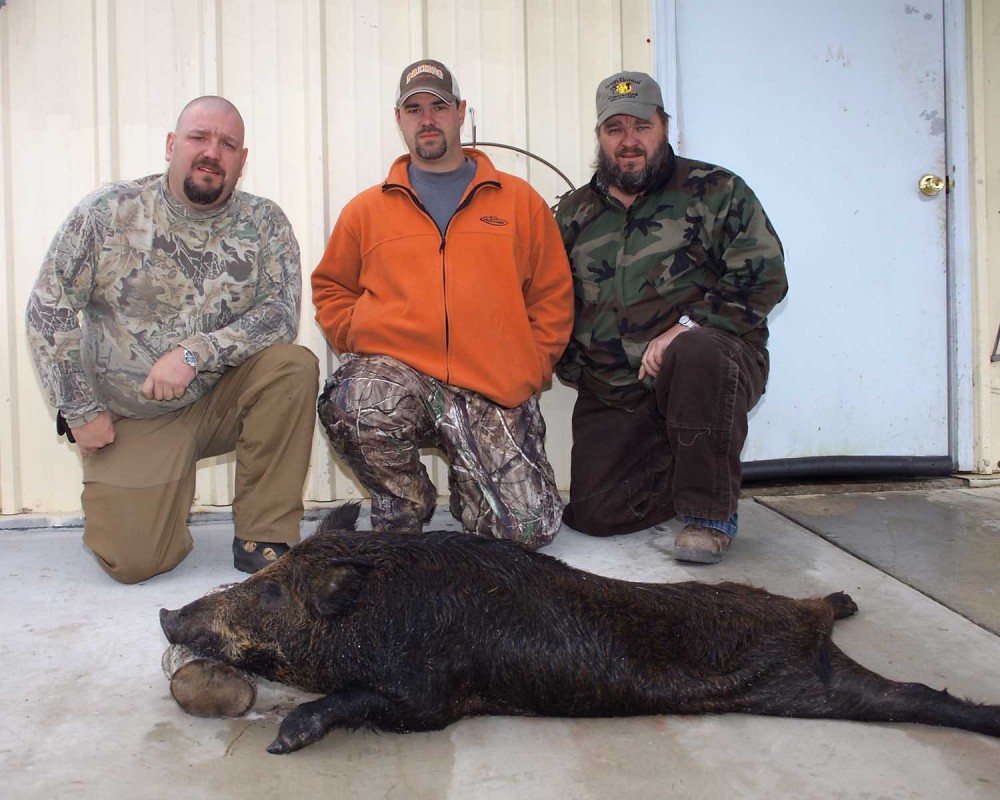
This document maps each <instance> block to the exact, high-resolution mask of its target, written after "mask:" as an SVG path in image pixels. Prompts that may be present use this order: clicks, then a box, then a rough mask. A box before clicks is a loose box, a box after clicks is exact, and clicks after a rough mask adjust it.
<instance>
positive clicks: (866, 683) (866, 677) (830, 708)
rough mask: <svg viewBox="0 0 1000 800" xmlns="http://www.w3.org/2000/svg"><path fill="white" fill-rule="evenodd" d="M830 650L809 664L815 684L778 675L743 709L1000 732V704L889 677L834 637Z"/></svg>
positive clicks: (756, 711) (992, 734)
mask: <svg viewBox="0 0 1000 800" xmlns="http://www.w3.org/2000/svg"><path fill="white" fill-rule="evenodd" d="M828 653H829V655H828V658H829V661H828V662H826V663H821V664H820V665H816V664H813V665H812V667H811V668H810V670H809V671H810V672H811V673H812V675H811V678H810V679H807V680H806V681H805V683H807V684H809V685H810V686H811V687H812V688H811V689H807V688H806V687H805V685H799V686H792V685H789V684H787V683H785V681H776V682H775V683H774V684H773V685H772V686H770V687H769V688H768V690H766V691H764V692H762V693H760V694H758V695H757V696H756V697H755V698H754V701H755V702H751V703H750V706H749V707H747V708H746V709H745V710H747V711H750V712H751V713H764V714H775V715H778V716H788V717H814V718H817V717H820V718H829V719H850V720H858V721H862V722H917V723H922V724H924V725H940V726H943V727H947V728H960V729H962V730H967V731H975V732H976V733H984V734H986V735H987V736H1000V705H980V704H978V703H971V702H969V701H967V700H963V699H961V698H959V697H955V696H954V695H952V694H949V693H948V692H947V691H937V690H935V689H932V688H930V687H929V686H925V685H924V684H922V683H901V682H897V681H892V680H889V679H888V678H884V677H882V676H881V675H878V674H877V673H874V672H872V671H871V670H868V669H865V668H864V667H862V666H861V665H860V664H858V663H857V662H856V661H854V660H853V659H851V658H850V657H849V656H847V655H846V654H845V653H844V652H843V651H842V650H840V649H839V648H838V647H837V646H836V645H834V644H833V643H832V642H830V643H829V650H828ZM817 676H818V677H820V679H821V680H820V685H817V682H816V680H815V679H816V677H817ZM786 677H790V676H787V675H786ZM794 682H795V683H798V681H797V680H794ZM800 690H802V691H800Z"/></svg>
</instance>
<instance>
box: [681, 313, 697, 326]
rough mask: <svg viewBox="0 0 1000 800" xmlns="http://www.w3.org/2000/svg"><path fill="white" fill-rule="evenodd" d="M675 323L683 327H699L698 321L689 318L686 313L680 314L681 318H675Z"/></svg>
mask: <svg viewBox="0 0 1000 800" xmlns="http://www.w3.org/2000/svg"><path fill="white" fill-rule="evenodd" d="M677 324H678V325H683V326H684V327H685V328H697V327H699V325H698V323H697V322H695V321H694V320H693V319H691V317H689V316H688V315H687V314H684V315H682V316H681V318H680V319H679V320H677Z"/></svg>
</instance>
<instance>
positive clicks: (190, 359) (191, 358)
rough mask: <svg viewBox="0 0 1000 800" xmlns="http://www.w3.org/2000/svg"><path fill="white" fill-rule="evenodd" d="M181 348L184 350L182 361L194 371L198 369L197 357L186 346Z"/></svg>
mask: <svg viewBox="0 0 1000 800" xmlns="http://www.w3.org/2000/svg"><path fill="white" fill-rule="evenodd" d="M181 350H183V351H184V363H185V364H187V365H188V366H189V367H191V369H193V370H194V371H195V372H197V371H198V357H197V356H196V355H195V354H194V353H192V352H191V351H190V350H188V349H187V348H186V347H182V348H181Z"/></svg>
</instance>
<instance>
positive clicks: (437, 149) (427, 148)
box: [413, 128, 448, 161]
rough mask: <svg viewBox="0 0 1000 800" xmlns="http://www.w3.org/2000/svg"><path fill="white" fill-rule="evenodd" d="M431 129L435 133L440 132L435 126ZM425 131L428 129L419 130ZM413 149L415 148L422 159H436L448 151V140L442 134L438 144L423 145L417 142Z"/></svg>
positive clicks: (442, 156)
mask: <svg viewBox="0 0 1000 800" xmlns="http://www.w3.org/2000/svg"><path fill="white" fill-rule="evenodd" d="M433 131H434V132H435V133H439V134H440V133H441V131H439V130H438V129H437V128H434V129H433ZM427 132H428V131H421V133H427ZM413 149H414V150H416V152H417V155H418V156H419V157H420V158H422V159H423V160H424V161H437V160H438V159H439V158H444V154H445V153H447V152H448V142H447V140H446V139H445V138H444V135H443V134H442V135H441V142H440V144H436V145H425V144H421V143H420V142H417V143H416V145H415V146H414V148H413Z"/></svg>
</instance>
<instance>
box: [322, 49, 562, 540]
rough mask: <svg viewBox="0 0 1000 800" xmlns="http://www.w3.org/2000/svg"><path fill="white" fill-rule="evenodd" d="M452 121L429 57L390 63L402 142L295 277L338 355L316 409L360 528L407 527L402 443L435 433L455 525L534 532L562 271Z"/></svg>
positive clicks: (540, 518)
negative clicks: (313, 261)
mask: <svg viewBox="0 0 1000 800" xmlns="http://www.w3.org/2000/svg"><path fill="white" fill-rule="evenodd" d="M464 120H465V101H464V100H462V99H461V95H460V94H459V89H458V83H457V82H456V81H455V78H454V76H453V75H452V73H451V71H450V70H449V69H448V68H447V67H446V66H444V64H441V63H440V62H438V61H431V60H422V61H418V62H416V63H414V64H411V65H410V66H408V67H407V68H406V69H405V70H403V73H402V75H401V77H400V81H399V90H398V92H397V96H396V122H397V124H398V125H399V129H400V131H401V133H402V134H403V139H404V140H405V142H406V145H407V148H408V150H409V154H408V155H405V156H402V157H401V158H399V159H397V160H396V161H395V163H394V164H393V165H392V167H391V169H390V171H389V176H388V178H387V179H386V181H385V182H384V183H383V184H381V185H379V186H373V187H372V188H370V189H368V190H366V191H364V192H362V193H361V194H360V195H358V196H357V197H355V198H354V199H353V200H352V201H351V202H350V203H348V204H347V206H345V208H344V210H343V212H342V213H341V215H340V219H339V220H338V221H337V224H336V226H335V227H334V230H333V233H332V235H331V236H330V241H329V243H328V244H327V248H326V252H325V253H324V254H323V258H322V260H321V261H320V263H319V265H318V266H317V267H316V270H315V271H314V272H313V276H312V287H313V303H314V304H315V306H316V320H317V321H318V322H319V324H320V327H322V329H323V332H324V333H325V335H326V338H327V340H328V341H329V343H330V346H331V347H332V348H333V349H334V350H335V351H336V352H337V353H338V355H339V356H340V367H339V369H338V370H337V371H336V373H334V375H333V376H331V377H330V379H329V380H328V381H327V383H326V386H325V387H324V389H323V392H322V394H321V395H320V398H319V416H320V420H321V421H322V423H323V425H324V427H325V429H326V432H327V434H328V435H329V437H330V441H331V443H332V444H333V447H334V449H335V450H336V451H337V453H338V454H339V455H340V456H341V458H343V459H344V461H345V462H346V463H347V464H348V465H349V466H350V467H351V469H352V470H353V471H354V473H355V475H356V476H357V478H358V480H359V481H361V483H362V484H363V485H364V487H365V489H367V490H368V492H369V493H370V494H371V497H372V513H371V518H372V527H373V528H375V529H376V530H420V529H421V527H422V526H423V524H424V523H425V522H426V521H427V520H428V519H429V518H430V516H431V514H433V512H434V505H435V502H436V499H437V491H436V490H435V488H434V486H433V484H432V483H431V481H430V480H429V478H428V477H427V472H426V470H425V469H424V467H423V465H422V464H421V462H420V452H419V450H420V448H421V447H437V448H440V449H441V450H443V451H444V454H445V456H446V457H447V458H448V462H449V474H448V482H449V486H450V494H451V503H450V507H451V512H452V514H453V515H454V516H455V518H456V519H458V520H460V521H461V522H462V523H463V526H464V527H465V529H466V530H467V531H469V532H472V533H477V534H480V535H483V536H494V537H497V538H504V539H513V540H516V541H519V542H522V543H523V544H526V545H527V546H529V547H540V546H542V545H544V544H547V543H548V542H550V541H551V540H552V538H553V537H554V536H555V534H556V533H557V532H558V530H559V526H560V514H561V511H562V501H561V499H560V497H559V493H558V491H557V489H556V485H555V479H554V476H553V473H552V467H551V466H550V465H549V462H548V459H547V458H546V455H545V447H544V438H545V423H544V420H543V419H542V415H541V412H540V410H539V406H538V393H539V392H540V391H541V390H542V388H543V387H544V386H545V384H546V383H548V382H549V381H550V380H551V377H552V370H553V367H554V365H555V363H556V362H557V361H558V360H559V357H560V355H561V354H562V352H563V349H564V348H565V346H566V343H567V341H568V340H569V335H570V331H571V329H572V325H573V289H572V279H571V277H570V272H569V263H568V261H567V259H566V254H565V250H564V248H563V244H562V238H561V237H560V234H559V230H558V228H557V226H556V224H555V220H554V218H553V216H552V213H551V211H550V209H549V208H548V206H547V205H546V203H545V201H544V200H543V199H542V198H541V197H540V196H539V195H538V193H537V192H535V191H534V190H533V189H532V188H531V187H530V186H529V185H528V184H527V183H526V182H525V181H523V180H521V179H520V178H517V177H515V176H513V175H508V174H505V173H502V172H499V171H497V170H496V168H494V166H493V164H492V163H491V162H490V160H489V159H488V158H487V157H486V156H485V155H484V154H483V153H481V152H479V151H477V150H473V149H467V150H464V149H463V148H462V146H461V139H460V131H461V127H462V123H463V121H464Z"/></svg>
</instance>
